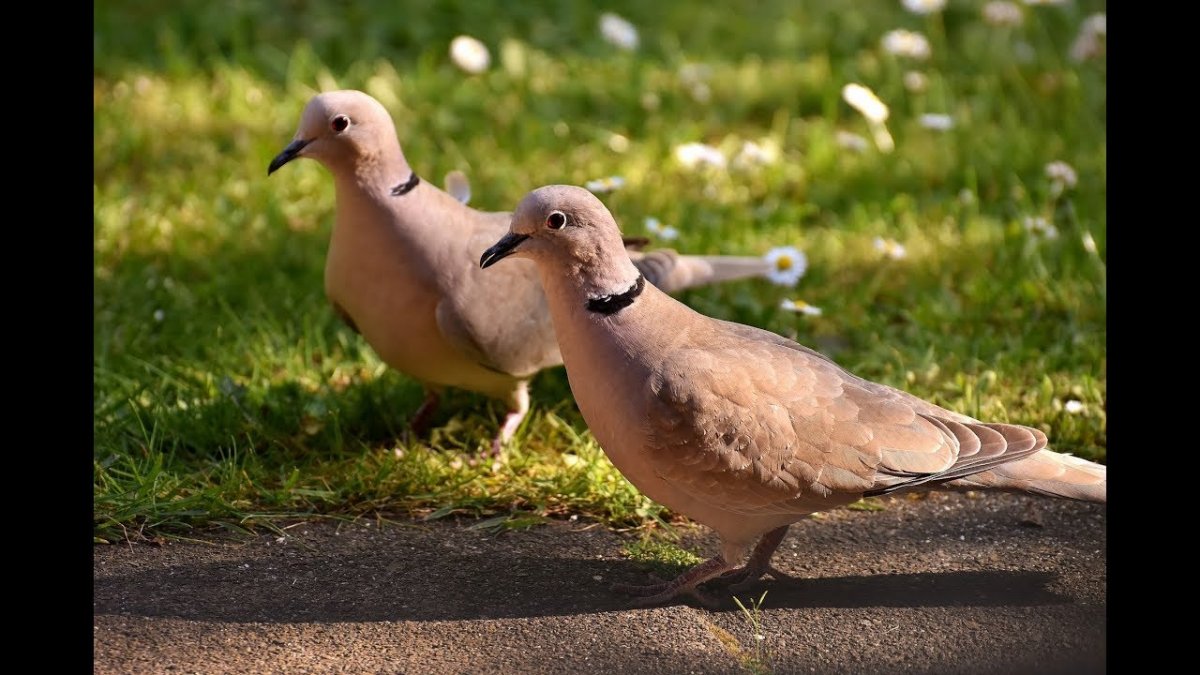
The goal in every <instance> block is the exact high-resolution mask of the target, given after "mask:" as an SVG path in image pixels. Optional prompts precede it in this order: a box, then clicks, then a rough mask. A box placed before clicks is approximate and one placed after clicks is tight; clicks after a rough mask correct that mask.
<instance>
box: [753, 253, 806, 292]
mask: <svg viewBox="0 0 1200 675" xmlns="http://www.w3.org/2000/svg"><path fill="white" fill-rule="evenodd" d="M763 260H765V261H767V264H769V265H770V266H771V271H770V272H768V273H767V278H768V279H770V280H771V281H772V282H773V283H776V284H779V285H780V286H795V285H796V282H798V281H800V277H802V276H804V272H805V271H806V270H807V269H808V257H807V256H805V255H804V252H803V251H801V250H800V249H798V248H796V247H795V246H779V247H776V248H773V249H771V250H770V251H767V254H766V255H764V256H763Z"/></svg>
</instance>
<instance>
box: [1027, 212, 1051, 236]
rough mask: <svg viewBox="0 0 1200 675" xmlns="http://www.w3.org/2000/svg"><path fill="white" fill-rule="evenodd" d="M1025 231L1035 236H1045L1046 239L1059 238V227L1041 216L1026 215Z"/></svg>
mask: <svg viewBox="0 0 1200 675" xmlns="http://www.w3.org/2000/svg"><path fill="white" fill-rule="evenodd" d="M1024 224H1025V231H1026V232H1028V233H1030V234H1032V235H1034V236H1035V237H1045V238H1046V239H1057V238H1058V228H1056V227H1054V226H1053V225H1051V224H1050V221H1049V220H1046V219H1045V218H1043V217H1041V216H1026V217H1025V221H1024Z"/></svg>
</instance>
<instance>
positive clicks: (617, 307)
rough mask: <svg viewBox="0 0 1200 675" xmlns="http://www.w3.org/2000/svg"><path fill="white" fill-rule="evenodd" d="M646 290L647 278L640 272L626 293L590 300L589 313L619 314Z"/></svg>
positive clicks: (588, 304) (588, 302)
mask: <svg viewBox="0 0 1200 675" xmlns="http://www.w3.org/2000/svg"><path fill="white" fill-rule="evenodd" d="M645 288H646V277H644V276H642V274H641V273H640V272H639V273H638V277H637V281H635V282H633V285H632V286H630V287H629V290H627V291H625V292H624V293H617V294H616V295H602V296H600V297H598V298H588V301H587V309H588V311H589V312H596V313H598V314H604V315H605V316H607V315H609V314H616V313H617V312H619V311H621V310H623V309H625V308H626V307H628V306H630V305H632V304H633V301H634V300H635V299H636V298H637V296H639V295H641V294H642V291H643V290H645Z"/></svg>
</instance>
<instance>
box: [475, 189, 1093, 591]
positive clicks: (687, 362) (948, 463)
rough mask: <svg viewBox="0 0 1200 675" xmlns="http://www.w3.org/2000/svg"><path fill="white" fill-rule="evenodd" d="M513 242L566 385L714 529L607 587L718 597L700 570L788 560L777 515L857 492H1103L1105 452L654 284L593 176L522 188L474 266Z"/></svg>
mask: <svg viewBox="0 0 1200 675" xmlns="http://www.w3.org/2000/svg"><path fill="white" fill-rule="evenodd" d="M509 257H514V258H517V259H518V260H517V262H525V261H533V262H534V263H535V264H536V265H537V268H538V273H539V277H540V279H541V282H542V285H543V286H544V287H545V289H546V296H547V298H548V301H549V304H550V315H551V317H552V318H553V321H554V329H555V332H556V334H557V335H558V340H559V346H560V349H561V351H562V357H563V363H564V365H565V366H566V371H567V379H568V381H569V382H570V386H571V392H572V394H573V395H574V397H575V401H576V403H577V405H578V406H579V410H580V412H581V413H582V415H583V419H584V421H585V422H586V423H587V425H588V428H589V429H590V430H591V432H592V434H593V436H594V437H595V438H596V440H597V441H598V442H599V444H600V446H601V447H602V448H603V449H604V452H605V453H606V454H607V456H608V457H609V459H610V460H611V461H612V463H613V465H614V466H616V468H617V469H618V470H619V471H620V472H621V473H622V474H623V475H624V476H625V477H626V478H627V479H628V480H629V481H630V482H631V483H632V484H633V485H634V486H635V487H636V488H637V489H638V490H640V491H641V492H642V493H644V494H645V495H646V496H648V497H649V498H650V499H653V500H654V501H656V502H658V503H660V504H662V505H664V506H666V507H667V508H669V509H671V510H673V511H675V512H677V513H680V514H683V515H685V516H687V517H688V518H690V519H692V520H694V521H696V522H699V523H701V524H703V525H706V526H708V527H709V528H711V529H712V530H714V531H715V532H716V533H717V535H718V536H719V538H720V542H721V545H720V551H719V553H718V554H717V555H715V556H713V557H712V558H710V559H708V560H706V561H704V562H702V563H700V564H698V565H696V566H695V567H693V568H691V569H689V570H687V571H686V572H684V573H683V574H681V575H680V576H678V577H677V578H675V579H673V580H671V581H667V582H664V583H660V584H651V585H648V586H636V585H618V586H616V587H614V588H615V589H616V590H618V591H623V592H626V593H629V594H631V595H634V596H637V597H638V599H637V600H635V601H634V602H635V604H639V605H653V604H658V603H662V602H665V601H668V600H671V599H673V598H676V597H677V596H680V595H683V594H689V595H692V596H695V597H696V598H698V599H699V600H700V601H701V602H703V603H704V604H712V603H713V600H712V598H711V597H710V596H708V595H706V594H705V592H704V591H702V590H701V589H699V588H698V587H699V585H700V584H702V583H705V582H706V581H709V580H713V579H716V580H717V581H718V582H727V583H729V584H731V585H732V586H731V587H733V588H734V589H735V590H736V589H737V588H739V587H744V586H745V585H746V584H748V583H750V582H752V581H754V580H756V579H759V578H760V577H762V576H763V575H764V574H768V573H770V574H771V575H772V576H775V577H778V578H782V577H786V575H785V574H783V573H781V572H779V571H778V570H775V569H774V568H773V567H772V566H771V564H770V561H771V557H772V554H773V553H774V551H775V549H776V547H777V546H778V545H779V543H780V542H781V541H782V540H783V538H784V535H785V534H786V533H787V529H788V527H789V526H790V525H791V524H792V523H794V522H796V521H798V520H800V519H802V518H804V517H806V516H808V515H810V514H812V513H815V512H819V511H824V510H828V509H832V508H835V507H838V506H842V505H846V504H849V503H851V502H854V501H856V500H858V499H861V498H863V497H871V496H877V495H886V494H897V493H903V492H910V491H917V490H986V489H995V490H1004V491H1013V492H1024V493H1032V494H1037V495H1043V496H1050V497H1060V498H1066V499H1074V500H1081V501H1088V502H1098V503H1106V499H1107V490H1106V486H1107V469H1106V467H1105V466H1104V465H1101V464H1097V463H1094V462H1089V461H1087V460H1084V459H1081V458H1078V457H1073V456H1070V455H1066V454H1060V453H1056V452H1053V451H1051V450H1048V449H1047V447H1046V446H1047V442H1048V439H1047V437H1046V434H1044V433H1043V432H1042V431H1040V430H1038V429H1035V428H1032V427H1026V426H1021V425H1017V424H1001V423H986V422H981V421H979V420H976V419H973V418H971V417H968V416H967V415H963V414H959V413H956V412H953V411H951V410H947V409H945V408H942V407H939V406H937V405H934V404H932V403H929V402H926V401H924V400H922V399H920V398H918V397H916V396H913V395H912V394H909V393H907V392H904V391H901V390H899V389H894V388H892V387H889V386H886V385H883V384H879V383H875V382H871V381H869V380H866V379H863V378H860V377H858V376H856V375H854V374H852V373H850V372H849V371H847V370H845V369H843V368H841V367H840V366H838V365H837V364H836V363H834V362H833V361H832V360H831V359H829V358H827V357H826V356H824V355H822V354H820V353H819V352H816V351H814V350H811V349H809V348H807V347H804V346H802V345H800V344H799V343H797V342H795V341H793V340H789V339H787V338H784V337H782V336H780V335H777V334H775V333H771V332H769V331H765V330H762V329H759V328H755V327H752V326H747V325H743V324H739V323H733V322H728V321H722V320H718V319H714V318H712V317H708V316H705V315H703V314H700V313H698V312H696V311H694V310H692V309H691V308H689V307H688V306H686V305H684V304H682V303H680V302H678V301H676V300H675V299H674V298H671V297H670V296H668V295H666V294H664V293H662V292H661V291H659V290H658V289H657V288H655V287H654V286H653V285H651V284H649V283H646V279H645V275H644V274H643V273H642V271H641V270H639V269H638V267H637V266H636V265H634V264H632V263H631V262H630V260H629V258H628V256H627V255H625V252H624V249H623V247H622V244H621V234H620V231H619V230H618V228H617V224H616V222H615V221H614V220H613V218H612V215H611V214H610V213H609V212H608V210H607V209H606V208H605V207H604V205H603V204H602V203H601V202H600V201H599V200H598V199H596V198H595V197H594V196H593V195H592V194H591V193H590V192H588V191H586V190H583V189H581V188H578V187H572V186H563V185H553V186H546V187H542V188H539V189H537V190H534V191H533V192H531V193H529V194H528V195H527V196H526V197H525V198H524V199H523V200H522V201H521V202H520V204H519V205H518V206H517V208H516V210H515V212H514V213H513V216H512V223H511V226H510V230H509V233H508V234H506V235H505V236H504V237H502V238H501V239H500V240H499V241H498V242H497V243H496V244H494V245H493V246H492V247H491V248H489V249H488V250H487V251H485V252H484V254H483V256H482V257H481V258H480V267H482V268H489V267H491V266H492V265H496V263H497V262H499V261H501V260H504V259H505V258H509ZM507 264H509V263H505V264H501V265H497V266H496V267H495V268H493V269H495V270H497V271H500V270H503V269H504V267H505V265H507ZM496 311H503V309H502V308H497V309H496ZM748 551H749V555H748V556H747V552H748ZM743 561H744V564H741V563H743Z"/></svg>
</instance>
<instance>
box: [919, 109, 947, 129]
mask: <svg viewBox="0 0 1200 675" xmlns="http://www.w3.org/2000/svg"><path fill="white" fill-rule="evenodd" d="M920 122H921V126H923V127H925V128H926V129H933V130H934V131H948V130H950V129H952V128H954V118H953V117H951V116H949V115H944V114H941V113H925V114H924V115H921V118H920Z"/></svg>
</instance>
